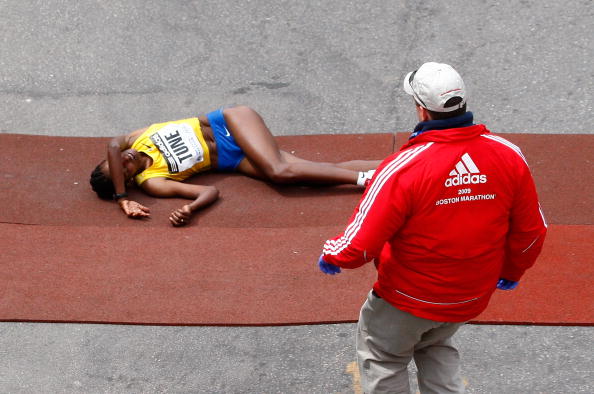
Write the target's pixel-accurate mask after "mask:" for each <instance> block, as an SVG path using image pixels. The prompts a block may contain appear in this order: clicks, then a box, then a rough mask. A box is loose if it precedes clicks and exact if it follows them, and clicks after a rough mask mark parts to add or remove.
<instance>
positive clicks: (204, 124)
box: [91, 106, 380, 226]
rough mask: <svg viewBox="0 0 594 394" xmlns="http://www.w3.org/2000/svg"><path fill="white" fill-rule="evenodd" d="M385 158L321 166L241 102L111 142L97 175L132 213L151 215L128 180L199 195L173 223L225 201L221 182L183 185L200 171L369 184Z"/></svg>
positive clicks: (161, 193)
mask: <svg viewBox="0 0 594 394" xmlns="http://www.w3.org/2000/svg"><path fill="white" fill-rule="evenodd" d="M379 163H380V161H371V160H354V161H348V162H343V163H336V164H333V163H319V162H313V161H308V160H304V159H301V158H298V157H296V156H294V155H292V154H290V153H287V152H284V151H281V150H280V149H279V148H278V145H277V143H276V141H275V140H274V138H273V136H272V134H271V133H270V131H269V130H268V127H267V126H266V124H265V123H264V121H263V120H262V118H261V117H260V115H258V113H256V112H255V111H254V110H252V109H251V108H248V107H243V106H241V107H232V108H225V109H220V110H217V111H214V112H211V113H209V114H207V115H206V116H200V117H197V118H190V119H184V120H178V121H173V122H166V123H159V124H154V125H151V126H150V127H148V128H144V129H140V130H136V131H134V132H132V133H130V134H128V135H123V136H119V137H115V138H113V139H112V140H111V141H110V142H109V144H108V146H107V160H104V161H102V162H101V163H100V164H99V165H98V166H97V167H96V168H95V170H94V171H93V173H92V174H91V186H92V187H93V190H94V191H95V192H96V193H97V194H98V195H99V197H101V198H103V199H114V200H116V201H117V202H118V204H119V205H120V207H121V208H122V210H123V211H124V212H125V213H126V215H128V216H129V217H131V218H142V217H146V216H149V215H150V212H149V209H148V208H147V207H145V206H143V205H141V204H139V203H138V202H136V201H131V200H128V199H127V197H128V195H127V193H126V184H127V183H128V182H130V181H131V180H132V179H134V180H135V181H136V184H137V185H139V186H140V187H141V188H142V189H143V190H144V191H145V192H146V193H148V194H150V195H152V196H155V197H182V198H187V199H190V200H194V201H192V202H191V203H189V204H186V205H184V206H183V207H181V208H179V209H176V210H175V211H173V212H172V213H171V215H170V217H169V220H170V221H171V223H172V224H173V225H174V226H183V225H185V224H187V223H188V222H189V221H190V219H191V217H192V213H193V212H195V211H197V210H198V209H201V208H203V207H205V206H207V205H209V204H211V203H212V202H214V201H215V200H216V199H217V198H218V190H217V189H216V188H215V187H214V186H204V185H195V184H189V183H183V182H182V181H183V180H184V179H187V178H189V177H190V176H192V175H193V174H196V173H199V172H203V171H207V170H217V171H237V172H240V173H242V174H245V175H248V176H250V177H254V178H259V179H263V180H267V181H270V182H273V183H279V184H287V183H321V184H353V185H360V186H365V184H366V182H368V180H369V179H371V176H372V175H373V171H374V169H375V168H376V167H377V166H378V165H379Z"/></svg>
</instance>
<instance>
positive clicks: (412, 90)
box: [404, 62, 466, 112]
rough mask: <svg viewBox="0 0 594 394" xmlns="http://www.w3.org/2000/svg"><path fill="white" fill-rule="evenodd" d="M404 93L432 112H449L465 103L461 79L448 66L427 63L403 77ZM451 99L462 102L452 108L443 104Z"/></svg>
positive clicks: (464, 91)
mask: <svg viewBox="0 0 594 394" xmlns="http://www.w3.org/2000/svg"><path fill="white" fill-rule="evenodd" d="M404 91H405V92H406V93H408V94H410V95H411V96H413V97H414V98H415V101H416V102H417V103H418V104H419V105H420V106H421V107H424V108H426V109H428V110H431V111H434V112H451V111H455V110H457V109H458V108H461V107H462V106H463V105H464V104H465V103H466V87H465V86H464V81H463V80H462V77H461V76H460V74H458V72H457V71H456V70H454V68H453V67H452V66H450V65H448V64H444V63H435V62H429V63H425V64H423V65H422V66H421V67H419V68H418V69H417V70H415V71H411V72H409V73H408V74H406V77H404ZM452 97H460V98H461V99H462V101H461V102H460V103H459V104H456V105H454V106H452V107H445V103H446V102H447V101H448V100H449V99H451V98H452Z"/></svg>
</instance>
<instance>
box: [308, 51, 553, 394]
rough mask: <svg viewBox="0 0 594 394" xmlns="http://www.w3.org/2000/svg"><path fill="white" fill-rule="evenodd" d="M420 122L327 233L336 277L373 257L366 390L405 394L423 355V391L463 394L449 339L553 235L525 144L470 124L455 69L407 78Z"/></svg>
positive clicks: (365, 332)
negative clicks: (339, 230)
mask: <svg viewBox="0 0 594 394" xmlns="http://www.w3.org/2000/svg"><path fill="white" fill-rule="evenodd" d="M404 91H405V92H406V93H408V94H409V95H411V96H412V97H413V99H414V103H415V106H416V112H417V116H418V119H419V124H418V125H417V126H416V127H415V129H414V132H413V133H412V135H411V136H410V139H409V142H408V143H407V144H406V145H404V146H403V147H402V148H401V149H400V151H399V152H397V153H395V154H393V155H391V156H390V157H388V158H387V159H386V160H384V162H383V163H382V164H381V165H380V166H379V167H378V169H377V171H376V173H375V175H374V177H373V180H372V182H371V184H370V185H369V186H368V188H367V190H366V191H365V194H364V195H363V198H362V200H361V202H360V203H359V206H358V207H357V208H356V210H355V212H354V214H353V216H352V217H351V219H350V222H349V224H348V226H347V228H346V230H345V231H344V233H343V234H341V235H339V236H338V237H336V238H334V239H330V240H328V241H326V243H325V244H324V251H323V254H322V256H321V257H320V260H319V262H318V264H319V267H320V269H321V270H322V271H323V272H325V273H327V274H337V273H339V272H340V267H342V268H357V267H359V266H361V265H363V264H365V263H368V262H370V261H374V263H375V266H376V268H377V271H378V278H377V281H376V282H375V284H374V286H373V290H372V291H371V292H370V293H369V295H368V296H367V300H366V302H365V304H364V305H363V307H362V308H361V314H360V317H359V323H358V333H357V362H358V365H359V370H360V372H361V379H362V384H363V388H364V390H365V392H366V393H380V392H382V393H383V392H390V393H408V392H409V382H408V372H407V366H408V364H409V363H410V361H411V359H412V358H414V360H415V363H416V365H417V369H418V381H419V388H420V390H421V392H422V393H461V392H463V391H464V385H463V384H462V379H461V376H460V361H459V355H458V351H457V350H456V348H455V347H454V345H453V344H452V341H451V337H452V336H453V335H454V333H455V332H456V331H457V330H458V328H459V327H460V326H461V325H462V324H463V323H464V322H466V321H468V320H470V319H472V318H474V317H476V316H477V315H479V314H480V313H481V312H482V311H483V310H484V309H485V308H486V307H487V304H488V302H489V299H490V298H491V295H492V294H493V292H494V291H495V289H496V288H499V289H502V290H512V289H513V288H515V287H516V286H517V284H518V282H519V280H520V278H521V277H522V275H523V274H524V272H525V271H526V269H528V268H530V267H531V266H532V265H533V264H534V262H535V260H536V257H537V256H538V255H539V253H540V251H541V248H542V244H543V241H544V238H545V234H546V222H545V220H544V217H543V215H542V212H541V210H540V206H539V203H538V197H537V195H536V189H535V186H534V181H533V179H532V175H531V174H530V170H529V168H528V165H527V163H526V160H525V158H524V156H523V155H522V152H521V151H520V149H519V148H518V147H517V146H515V145H513V144H512V143H510V142H509V141H507V140H505V139H503V138H501V137H498V136H495V135H493V134H491V133H490V132H489V130H487V128H486V127H485V126H484V125H476V124H474V123H473V115H472V113H471V112H466V96H467V95H466V88H465V86H464V82H463V81H462V78H461V77H460V75H459V74H458V73H457V72H456V71H455V70H454V69H453V68H452V67H451V66H449V65H447V64H439V63H433V62H431V63H425V64H423V65H422V66H421V67H420V68H419V69H417V70H416V71H413V72H410V73H408V74H407V75H406V77H405V78H404Z"/></svg>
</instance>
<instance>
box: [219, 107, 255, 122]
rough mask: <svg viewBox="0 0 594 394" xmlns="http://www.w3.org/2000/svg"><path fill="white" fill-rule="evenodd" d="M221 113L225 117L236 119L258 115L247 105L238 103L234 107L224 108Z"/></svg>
mask: <svg viewBox="0 0 594 394" xmlns="http://www.w3.org/2000/svg"><path fill="white" fill-rule="evenodd" d="M223 114H224V115H225V116H226V117H229V118H236V119H242V118H243V119H245V118H253V117H258V118H259V117H260V115H259V114H258V113H257V112H256V111H255V110H254V109H253V108H251V107H248V106H247V105H238V106H235V107H229V108H224V109H223Z"/></svg>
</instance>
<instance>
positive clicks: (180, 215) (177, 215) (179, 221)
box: [169, 204, 192, 227]
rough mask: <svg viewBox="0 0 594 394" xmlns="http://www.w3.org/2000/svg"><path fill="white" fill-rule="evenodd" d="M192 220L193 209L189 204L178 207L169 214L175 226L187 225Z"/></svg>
mask: <svg viewBox="0 0 594 394" xmlns="http://www.w3.org/2000/svg"><path fill="white" fill-rule="evenodd" d="M190 220H192V209H191V207H190V205H189V204H188V205H184V206H183V207H181V208H178V209H176V210H175V211H173V212H171V215H170V216H169V221H170V222H171V224H172V225H174V226H175V227H180V226H185V225H186V224H188V223H190Z"/></svg>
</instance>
